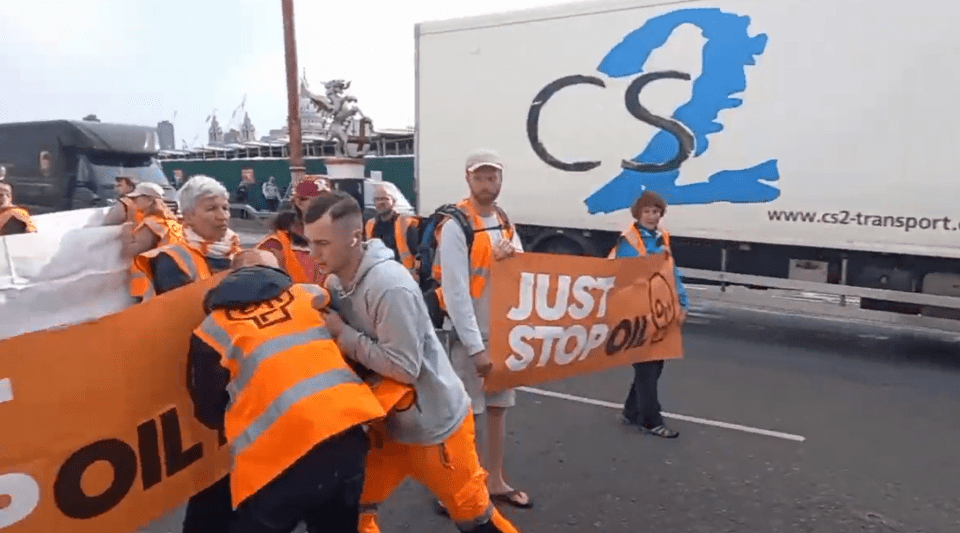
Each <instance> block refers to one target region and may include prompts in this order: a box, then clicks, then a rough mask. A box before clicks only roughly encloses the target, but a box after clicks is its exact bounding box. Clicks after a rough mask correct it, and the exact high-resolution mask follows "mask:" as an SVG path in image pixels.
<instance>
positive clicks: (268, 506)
mask: <svg viewBox="0 0 960 533" xmlns="http://www.w3.org/2000/svg"><path fill="white" fill-rule="evenodd" d="M369 450H370V445H369V442H368V441H367V435H366V434H365V433H364V432H363V430H362V429H361V428H360V427H359V426H355V427H353V428H351V429H349V430H347V431H346V432H344V433H341V434H340V435H338V436H335V437H333V438H330V439H327V440H325V441H324V442H322V443H320V444H318V445H317V446H316V447H314V448H313V449H312V450H310V452H308V453H307V454H306V455H304V456H303V457H302V458H301V459H300V460H298V461H297V462H296V463H294V464H293V466H291V467H290V468H288V469H287V470H285V471H284V472H283V473H282V474H280V476H279V477H277V478H276V479H274V480H273V481H271V482H270V483H269V484H267V485H266V486H265V487H263V488H262V489H260V490H259V491H257V492H256V493H255V494H254V495H253V496H250V497H249V498H248V499H246V500H245V501H243V502H242V503H241V504H240V507H239V508H238V509H237V514H236V517H235V518H234V521H233V523H232V524H231V526H230V533H289V532H290V531H293V529H294V528H295V527H296V526H297V524H298V523H300V522H301V521H305V522H306V523H307V531H308V532H310V533H357V532H358V531H359V529H358V528H359V526H360V493H361V492H363V474H364V471H365V469H366V462H367V452H369Z"/></svg>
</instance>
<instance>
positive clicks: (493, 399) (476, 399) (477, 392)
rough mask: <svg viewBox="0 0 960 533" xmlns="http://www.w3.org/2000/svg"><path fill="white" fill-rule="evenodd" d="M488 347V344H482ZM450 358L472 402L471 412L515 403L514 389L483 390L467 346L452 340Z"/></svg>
mask: <svg viewBox="0 0 960 533" xmlns="http://www.w3.org/2000/svg"><path fill="white" fill-rule="evenodd" d="M484 346H485V347H486V348H488V349H489V345H487V344H486V343H485V344H484ZM450 360H451V361H452V362H453V369H454V370H455V371H456V372H457V375H458V376H460V381H462V382H463V386H464V388H466V389H467V394H468V395H470V401H471V403H472V404H473V414H475V415H479V414H482V413H484V412H486V410H487V406H488V405H489V406H490V407H501V408H504V409H506V408H508V407H513V406H514V405H516V403H517V391H516V389H506V390H502V391H499V392H494V393H487V392H485V391H484V390H483V378H481V377H480V376H479V375H477V368H476V367H475V366H474V365H473V359H471V358H470V355H469V354H468V353H467V348H466V346H464V345H463V344H461V343H460V342H459V341H453V345H452V346H451V348H450Z"/></svg>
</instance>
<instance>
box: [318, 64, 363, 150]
mask: <svg viewBox="0 0 960 533" xmlns="http://www.w3.org/2000/svg"><path fill="white" fill-rule="evenodd" d="M301 85H302V87H301V89H302V90H303V91H304V93H306V95H307V97H308V98H309V99H310V101H311V102H313V105H315V106H317V109H318V110H319V111H321V112H323V113H325V114H327V115H328V116H329V117H330V130H329V131H330V135H331V136H332V137H333V139H334V141H335V142H336V150H337V156H338V157H363V156H364V155H366V153H367V152H368V151H370V142H369V141H367V140H366V139H365V137H366V136H368V135H371V134H372V133H373V120H372V119H371V118H370V117H368V116H366V115H364V114H363V112H362V111H360V108H359V107H358V106H357V98H356V97H355V96H350V95H348V94H346V90H347V89H349V88H350V82H349V81H345V80H331V81H328V82H326V83H324V84H323V87H324V89H326V93H325V94H315V93H312V92H310V90H309V89H308V88H307V87H306V84H305V80H304V82H303V83H302V84H301ZM353 123H356V124H357V126H358V129H359V131H360V137H361V141H360V142H359V143H357V148H356V150H354V151H353V152H354V153H350V135H349V133H350V129H351V128H350V126H351V125H352V124H353ZM364 141H366V142H364Z"/></svg>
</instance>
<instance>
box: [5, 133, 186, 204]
mask: <svg viewBox="0 0 960 533" xmlns="http://www.w3.org/2000/svg"><path fill="white" fill-rule="evenodd" d="M159 148H160V143H159V139H158V137H157V130H156V128H153V127H150V126H135V125H128V124H108V123H103V122H90V121H72V120H52V121H43V122H18V123H8V124H0V166H3V167H5V168H6V181H7V182H8V183H10V184H11V185H12V186H13V189H14V198H15V201H16V203H17V204H18V205H21V206H23V207H25V208H27V209H28V210H29V211H30V212H31V213H34V214H41V213H52V212H56V211H69V210H71V209H84V208H88V207H103V206H107V205H110V204H112V203H114V202H116V193H115V191H114V183H115V178H116V177H117V176H131V177H133V178H134V179H135V180H138V181H145V182H150V183H156V184H157V185H160V186H161V187H162V188H163V190H164V199H165V201H166V203H167V205H168V206H170V208H171V209H173V210H174V211H176V210H177V196H176V190H175V189H174V188H173V187H172V186H171V185H170V182H169V181H168V180H167V178H166V176H165V175H164V173H163V170H162V169H161V168H160V164H159V163H158V162H157V159H156V155H157V153H158V151H159Z"/></svg>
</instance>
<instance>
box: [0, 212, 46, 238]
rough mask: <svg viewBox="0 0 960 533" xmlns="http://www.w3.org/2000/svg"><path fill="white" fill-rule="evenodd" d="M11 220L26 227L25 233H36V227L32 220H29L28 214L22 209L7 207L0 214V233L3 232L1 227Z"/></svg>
mask: <svg viewBox="0 0 960 533" xmlns="http://www.w3.org/2000/svg"><path fill="white" fill-rule="evenodd" d="M11 218H15V219H17V220H19V221H20V222H22V223H23V225H24V226H26V233H36V232H37V226H36V224H34V223H33V219H32V218H30V213H28V212H27V210H26V209H24V208H22V207H17V206H13V207H8V208H7V209H4V210H3V211H2V212H0V231H3V227H4V226H6V225H7V222H10V219H11Z"/></svg>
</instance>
